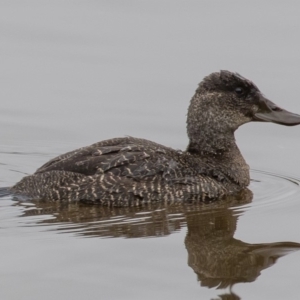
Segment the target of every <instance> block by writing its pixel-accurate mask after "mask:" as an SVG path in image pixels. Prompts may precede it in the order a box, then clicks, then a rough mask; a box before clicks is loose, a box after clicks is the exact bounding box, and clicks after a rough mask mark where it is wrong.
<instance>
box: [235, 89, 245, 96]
mask: <svg viewBox="0 0 300 300" xmlns="http://www.w3.org/2000/svg"><path fill="white" fill-rule="evenodd" d="M234 91H235V93H236V94H237V95H238V96H241V95H243V94H244V89H243V88H241V87H237V88H235V90H234Z"/></svg>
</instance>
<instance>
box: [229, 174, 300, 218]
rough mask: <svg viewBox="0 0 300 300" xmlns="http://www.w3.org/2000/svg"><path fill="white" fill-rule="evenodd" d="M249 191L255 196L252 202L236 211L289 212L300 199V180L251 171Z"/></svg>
mask: <svg viewBox="0 0 300 300" xmlns="http://www.w3.org/2000/svg"><path fill="white" fill-rule="evenodd" d="M249 189H250V190H251V191H252V192H253V195H254V196H253V200H252V202H251V203H249V204H245V205H242V206H240V207H236V208H234V209H235V210H236V211H251V212H253V213H255V211H257V209H259V210H264V209H265V208H267V209H268V210H279V209H280V210H281V211H282V210H284V211H289V210H291V209H293V207H294V204H297V203H298V202H299V199H300V179H297V178H294V177H290V176H286V175H280V174H275V173H271V172H266V171H260V170H251V183H250V186H249Z"/></svg>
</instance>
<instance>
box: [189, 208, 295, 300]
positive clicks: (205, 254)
mask: <svg viewBox="0 0 300 300" xmlns="http://www.w3.org/2000/svg"><path fill="white" fill-rule="evenodd" d="M237 218H238V217H237V216H235V215H234V210H230V209H213V210H211V211H209V212H207V213H206V214H199V213H197V212H196V213H188V214H186V219H187V226H188V232H187V236H186V239H185V245H186V249H187V251H188V265H189V266H190V267H191V268H192V269H193V270H194V272H195V273H196V274H197V277H198V280H199V281H200V282H201V285H202V286H207V287H210V288H211V287H218V288H226V287H227V286H232V285H233V284H234V283H238V282H252V281H254V280H255V279H256V278H257V277H258V276H259V275H260V272H261V271H262V270H264V269H266V268H268V267H270V266H272V265H273V264H274V263H275V262H276V260H277V259H278V258H279V257H281V256H283V255H285V254H286V253H287V252H289V251H293V250H296V249H299V247H300V244H296V243H270V244H247V243H244V242H242V241H240V240H236V239H234V238H233V235H234V232H235V230H236V224H237ZM224 296H225V295H224ZM230 299H231V298H230Z"/></svg>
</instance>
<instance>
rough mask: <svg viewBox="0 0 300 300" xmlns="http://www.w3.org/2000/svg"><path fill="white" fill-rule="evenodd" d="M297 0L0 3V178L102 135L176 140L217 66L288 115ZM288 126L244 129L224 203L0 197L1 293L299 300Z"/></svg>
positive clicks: (294, 78)
mask: <svg viewBox="0 0 300 300" xmlns="http://www.w3.org/2000/svg"><path fill="white" fill-rule="evenodd" d="M299 12H300V5H299V3H298V2H297V1H288V2H280V1H264V2H261V1H251V2H241V1H240V2H238V1H226V2H221V1H177V0H175V1H174V0H173V1H169V0H166V1H156V0H152V1H134V0H130V1H57V0H52V1H37V0H36V1H33V0H29V1H18V0H16V1H1V2H0V34H1V39H0V65H1V69H0V78H1V80H0V82H1V84H0V86H1V88H0V141H1V142H0V188H2V187H6V186H11V185H13V184H14V183H15V182H17V181H18V180H20V179H21V178H22V177H23V176H24V175H26V174H31V173H33V172H34V171H35V169H37V168H38V167H39V166H40V165H41V164H43V163H45V162H46V161H48V160H49V159H51V158H53V157H54V156H56V155H59V154H61V153H64V152H66V151H69V150H73V149H75V148H76V147H81V146H85V145H88V144H91V143H93V142H96V141H100V140H103V139H107V138H112V137H118V136H125V135H131V136H136V137H143V138H146V139H150V140H153V141H156V142H158V143H162V144H164V145H167V146H170V147H173V148H176V149H184V148H185V147H186V145H187V137H186V129H185V126H186V125H185V118H186V112H187V107H188V104H189V100H190V98H191V97H192V95H193V93H194V90H195V89H196V87H197V84H198V83H199V82H200V81H201V79H202V78H203V77H204V76H206V75H208V74H209V73H211V72H213V71H218V70H220V69H228V70H231V71H236V72H239V73H240V74H241V75H243V76H245V77H247V78H249V79H251V80H253V81H254V82H255V83H256V84H257V85H258V87H259V88H260V89H261V91H262V92H263V93H264V94H265V95H266V96H267V97H268V98H269V99H270V100H272V101H274V102H275V103H277V104H278V105H279V106H281V107H283V108H286V109H288V110H290V111H293V112H295V113H300V101H299V92H298V89H299V88H298V86H299V78H300V68H299V67H300V55H299V53H300V40H299V32H300V22H299ZM299 136H300V127H297V126H296V127H284V126H280V125H275V124H264V123H252V124H246V125H244V126H242V127H241V128H240V129H239V130H238V131H237V133H236V140H237V144H238V145H239V147H240V149H241V152H242V153H243V155H244V157H245V159H246V161H247V162H248V164H249V165H250V167H251V170H252V171H251V178H252V181H251V185H250V187H249V189H250V191H251V192H249V193H247V192H245V194H242V195H241V196H240V197H238V198H237V199H233V200H232V201H228V202H225V203H224V202H221V203H218V204H215V205H208V206H201V205H192V206H188V205H178V206H170V207H168V206H163V205H159V204H157V205H156V206H152V207H148V208H119V209H109V208H104V207H96V206H85V205H80V204H76V203H70V204H63V203H47V202H46V203H45V202H38V201H34V200H32V201H16V200H15V199H13V198H12V197H11V196H10V195H5V196H3V197H1V198H0V266H1V268H0V278H1V280H0V297H1V299H33V300H34V299H41V298H42V299H53V298H58V299H61V298H67V299H69V298H72V299H82V298H84V297H85V298H86V299H94V298H95V297H98V298H100V299H153V298H156V299H182V298H188V299H296V298H297V296H298V294H299V291H300V289H299V278H300V251H298V250H299V249H300V233H299V227H300V218H299V214H300V187H299V184H300V169H299V160H300V159H299V153H300V139H299ZM1 193H2V190H1V189H0V194H1Z"/></svg>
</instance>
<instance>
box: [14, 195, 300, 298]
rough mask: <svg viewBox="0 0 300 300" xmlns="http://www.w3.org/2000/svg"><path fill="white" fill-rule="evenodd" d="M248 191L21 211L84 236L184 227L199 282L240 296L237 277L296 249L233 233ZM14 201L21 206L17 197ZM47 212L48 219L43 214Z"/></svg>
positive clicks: (245, 278)
mask: <svg viewBox="0 0 300 300" xmlns="http://www.w3.org/2000/svg"><path fill="white" fill-rule="evenodd" d="M251 199H252V193H251V192H250V191H244V192H242V193H241V194H240V195H239V196H237V197H234V198H230V199H226V201H224V202H219V203H217V204H210V205H195V204H193V205H182V204H181V205H180V204H177V205H172V206H163V205H161V204H155V205H151V206H147V207H139V208H108V207H100V206H87V205H82V204H77V203H68V204H66V203H49V202H48V203H46V202H44V203H43V202H34V201H33V203H34V206H33V207H32V206H29V207H28V208H25V210H24V214H23V216H32V215H36V214H39V215H45V219H43V220H42V221H39V222H41V223H47V224H51V223H52V224H54V223H56V224H59V225H60V226H57V230H62V231H65V232H69V231H70V232H71V231H72V232H74V231H75V229H76V234H80V235H83V236H103V237H104V236H105V237H126V238H136V237H153V236H156V237H158V236H165V235H169V234H171V233H172V232H175V231H176V230H179V229H180V228H182V227H184V226H187V229H188V230H187V235H186V238H185V246H186V249H187V252H188V265H189V266H190V267H191V268H192V269H193V270H194V272H195V273H196V274H197V278H198V280H199V282H200V284H201V285H202V286H206V287H209V288H212V287H217V288H226V287H228V286H229V287H230V292H229V293H227V294H223V295H220V296H219V297H220V298H219V299H240V298H239V296H237V295H236V294H234V293H233V292H231V287H232V286H233V284H235V283H239V282H252V281H254V280H255V279H256V278H257V277H258V276H259V275H260V273H261V271H262V270H264V269H266V268H268V267H270V266H272V265H273V264H275V262H276V261H277V259H278V258H280V257H282V256H284V255H286V254H287V253H289V252H291V251H295V250H299V249H300V244H298V243H292V242H281V243H268V244H248V243H244V242H242V241H240V240H237V239H235V238H234V237H233V235H234V232H235V230H236V225H237V220H238V215H239V214H240V213H241V210H239V213H237V210H235V209H232V208H230V207H232V206H238V205H243V204H246V203H249V202H251ZM17 205H24V203H22V202H18V204H17ZM46 216H48V217H49V218H46Z"/></svg>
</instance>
